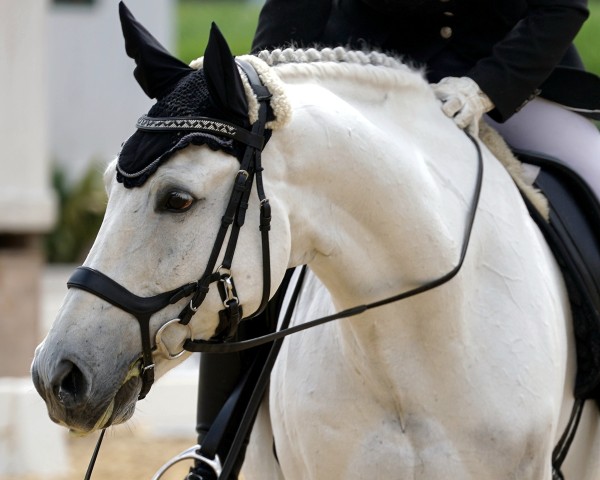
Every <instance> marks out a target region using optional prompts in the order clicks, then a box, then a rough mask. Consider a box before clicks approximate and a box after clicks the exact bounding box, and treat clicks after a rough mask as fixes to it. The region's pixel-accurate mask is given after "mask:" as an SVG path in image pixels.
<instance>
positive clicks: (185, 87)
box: [117, 2, 249, 188]
mask: <svg viewBox="0 0 600 480" xmlns="http://www.w3.org/2000/svg"><path fill="white" fill-rule="evenodd" d="M119 14H120V17H121V26H122V29H123V36H124V37H125V49H126V51H127V54H128V55H129V56H130V57H131V58H133V59H135V62H136V65H137V66H136V68H135V71H134V75H135V77H136V79H137V81H138V83H139V84H140V86H141V87H142V89H143V90H144V92H146V94H147V95H148V96H149V97H150V98H156V99H157V102H156V104H154V106H152V108H151V109H150V111H149V112H148V114H147V115H146V116H144V117H142V119H141V120H140V121H139V122H138V130H137V131H136V132H135V133H134V134H133V135H132V136H131V137H130V138H129V139H128V140H127V141H126V142H125V143H124V144H123V148H122V150H121V153H120V154H119V158H118V162H117V180H118V181H119V182H121V183H123V185H124V186H125V187H127V188H132V187H138V186H141V185H143V184H144V182H145V181H146V180H147V179H148V178H149V177H150V176H151V175H152V174H153V173H154V172H156V170H157V169H158V167H160V165H162V164H163V163H164V162H165V161H167V160H168V159H169V158H170V157H171V156H172V155H173V154H175V153H176V152H177V151H178V150H181V149H183V148H185V147H187V146H189V145H207V146H208V147H210V148H212V149H213V150H221V151H223V152H225V153H228V154H230V155H234V156H236V157H238V158H240V156H241V155H242V153H243V146H242V145H240V144H239V143H238V142H237V141H235V140H233V139H230V138H227V137H224V136H222V135H218V134H217V133H218V128H219V127H218V124H214V123H213V124H214V125H215V128H214V130H215V134H212V133H211V132H210V128H209V131H202V132H198V131H186V130H185V129H181V130H167V131H154V130H153V131H145V130H143V129H142V128H143V126H142V125H143V123H144V121H148V120H150V121H151V120H152V119H155V118H160V119H161V121H164V120H168V119H173V120H174V121H177V119H189V118H198V117H209V118H210V119H217V120H224V121H226V122H232V123H235V124H237V125H239V126H240V127H248V126H249V121H248V104H247V100H246V97H245V92H244V88H243V85H242V83H241V80H240V78H239V75H238V73H237V66H236V65H235V61H234V59H233V56H232V55H231V52H230V50H229V47H228V46H227V42H226V41H225V39H224V38H223V36H222V35H221V33H220V32H219V30H218V28H217V27H216V26H215V25H214V24H213V27H212V29H211V33H210V38H209V41H208V45H207V47H206V52H205V55H204V68H203V69H201V70H194V69H192V68H190V67H188V66H187V65H185V64H184V63H183V62H181V61H179V60H177V59H176V58H174V57H173V56H171V55H170V54H169V53H168V52H167V50H166V49H165V48H164V47H163V46H162V45H161V44H160V43H159V42H158V41H157V40H156V39H155V38H154V37H153V36H152V35H151V34H150V33H149V32H148V31H147V30H146V29H145V28H144V27H143V26H142V25H140V24H139V23H138V22H137V20H136V19H135V18H134V17H133V15H132V14H131V12H130V11H129V10H128V9H127V7H125V5H124V4H123V2H121V3H120V4H119ZM209 127H210V125H209Z"/></svg>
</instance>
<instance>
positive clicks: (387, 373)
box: [33, 49, 600, 480]
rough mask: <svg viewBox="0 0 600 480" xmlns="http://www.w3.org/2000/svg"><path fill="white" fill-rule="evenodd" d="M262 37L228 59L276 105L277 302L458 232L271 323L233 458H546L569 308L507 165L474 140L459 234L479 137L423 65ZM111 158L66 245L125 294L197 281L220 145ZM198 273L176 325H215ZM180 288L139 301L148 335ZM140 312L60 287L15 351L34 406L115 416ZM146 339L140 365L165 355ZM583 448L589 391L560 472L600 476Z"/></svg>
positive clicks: (491, 462)
mask: <svg viewBox="0 0 600 480" xmlns="http://www.w3.org/2000/svg"><path fill="white" fill-rule="evenodd" d="M261 58H262V60H260V59H257V58H253V57H246V60H247V61H249V62H251V63H252V64H253V65H255V68H257V70H258V72H259V74H260V75H261V77H262V79H263V81H265V83H266V84H267V85H268V86H269V88H270V89H271V92H272V93H273V94H274V99H273V100H272V107H273V109H274V112H275V114H276V116H277V118H276V120H275V121H274V122H272V123H271V124H270V127H271V128H272V129H273V133H272V137H271V139H270V140H269V142H268V144H267V145H266V148H265V149H264V152H263V165H264V187H265V191H266V192H267V195H268V197H269V199H270V203H271V206H272V217H273V221H272V229H271V252H272V255H271V271H272V275H273V278H274V279H275V280H277V281H275V282H274V285H273V290H274V289H275V287H276V286H277V285H276V284H277V283H278V281H279V280H280V279H281V278H282V277H283V274H284V272H285V270H286V269H287V268H290V267H294V266H298V265H302V264H308V265H309V266H310V269H311V270H312V272H314V275H315V276H314V277H313V276H310V275H309V279H308V282H307V284H306V285H305V287H304V290H303V293H302V295H301V298H300V302H299V304H298V306H297V309H296V315H295V317H294V322H295V323H297V322H304V321H306V320H310V319H312V318H315V317H316V316H319V315H322V314H324V313H328V312H331V311H339V310H342V309H346V308H350V307H353V306H355V305H358V304H367V303H370V302H373V301H377V300H380V299H383V298H386V297H390V296H393V295H396V294H398V293H400V292H402V291H405V290H409V289H411V288H414V287H418V286H419V285H422V284H425V283H427V282H429V281H431V280H434V279H436V278H439V277H442V276H443V275H445V274H446V273H448V272H449V271H451V270H452V269H453V268H454V267H456V265H457V263H458V262H459V259H460V254H461V249H462V248H463V245H465V242H466V241H467V240H469V245H468V250H467V253H466V257H465V261H464V264H463V266H462V268H461V270H460V272H459V273H458V275H457V276H456V277H454V278H453V279H451V280H450V281H448V282H447V283H445V284H443V285H441V286H439V287H437V288H435V289H432V290H430V291H428V292H425V293H422V294H419V295H416V296H413V297H411V298H408V299H406V300H404V301H400V302H396V303H393V304H390V305H387V306H383V307H381V308H378V309H373V310H369V311H367V312H365V313H362V314H360V315H357V316H355V317H352V318H347V319H344V320H339V321H336V322H332V323H329V324H326V325H324V326H321V327H317V328H314V329H311V330H307V331H304V332H302V333H298V334H295V335H292V336H291V337H288V338H287V339H286V340H285V342H284V347H283V349H282V351H281V353H280V356H279V358H278V361H277V364H276V367H275V369H274V371H273V373H272V376H271V385H270V392H269V396H268V400H267V401H265V403H264V405H263V408H262V410H261V412H260V414H259V417H258V420H257V423H256V425H255V428H254V431H253V435H252V438H251V443H250V447H249V451H248V455H247V461H246V464H245V468H246V470H245V475H246V478H247V479H248V480H251V479H254V478H256V479H261V480H264V479H277V478H285V479H286V480H307V479H342V478H343V479H365V478H375V479H404V478H411V479H426V480H447V479H449V478H452V479H461V480H463V479H464V480H466V479H473V480H500V479H503V480H504V479H519V480H549V479H550V478H552V469H551V453H552V449H553V447H554V446H555V444H556V443H557V441H558V438H559V437H560V435H561V434H562V433H563V429H564V428H565V425H566V423H567V420H568V417H569V415H570V412H571V408H572V405H573V402H574V399H573V394H572V391H573V384H574V379H575V367H576V366H575V353H574V345H573V339H572V332H571V326H570V323H571V318H570V312H569V306H568V299H567V296H566V291H565V287H564V285H563V281H562V279H561V274H560V271H559V269H558V267H557V265H556V262H555V260H554V259H553V256H552V255H551V253H550V251H549V249H548V247H547V246H546V244H545V242H544V239H543V237H542V236H541V234H540V232H539V231H538V229H537V227H536V226H535V224H534V223H533V221H532V220H531V218H530V216H529V214H528V212H527V210H526V208H525V206H524V203H523V201H522V199H521V196H520V194H519V192H518V190H517V189H516V188H515V185H514V182H513V180H512V179H511V178H510V176H509V175H508V174H507V172H506V170H505V169H504V168H503V167H502V165H501V164H500V163H499V162H498V160H497V159H496V158H495V157H494V156H493V155H492V154H491V153H490V152H489V150H488V149H487V148H486V147H485V146H482V147H481V148H482V152H483V183H482V189H481V196H480V199H479V202H478V203H477V205H476V216H475V221H474V225H473V230H472V232H471V233H470V235H469V234H468V232H466V230H467V224H468V216H469V212H470V210H471V208H473V206H474V203H473V202H475V191H476V183H477V176H478V158H477V150H476V148H475V146H474V144H473V143H472V142H471V141H470V140H469V138H467V136H466V135H465V134H464V133H463V132H462V131H461V130H459V129H458V128H457V127H456V126H455V125H454V123H453V122H452V120H450V119H448V118H446V117H445V115H444V114H443V113H442V112H441V110H440V105H439V102H438V101H437V100H436V98H435V96H434V94H433V93H432V90H431V89H430V87H429V85H428V84H427V82H426V81H425V80H424V78H423V76H422V75H421V73H419V72H417V71H414V70H411V69H410V68H408V67H406V66H405V65H402V64H401V63H400V62H398V61H396V60H394V59H391V58H388V57H384V56H383V55H379V54H373V55H365V54H362V53H356V52H347V51H344V50H342V49H337V50H324V51H316V50H310V51H308V52H303V51H291V50H290V51H284V52H281V51H275V52H273V53H270V54H269V53H263V54H262V56H261ZM263 60H264V61H263ZM196 66H198V65H196ZM205 69H206V66H205ZM115 169H116V165H115V162H113V163H112V164H111V165H110V166H109V167H108V169H107V171H106V175H105V181H106V188H107V192H108V195H109V201H108V207H107V211H106V216H105V219H104V222H103V225H102V228H101V230H100V232H99V234H98V237H97V239H96V241H95V243H94V246H93V248H92V250H91V252H90V254H89V256H88V258H87V259H86V261H85V265H86V266H87V267H90V268H93V269H95V270H98V271H100V272H102V273H104V274H105V275H107V276H109V277H111V278H112V279H113V280H115V281H116V282H118V283H119V284H121V285H123V286H124V287H126V288H127V289H129V290H130V291H131V292H133V293H135V294H136V295H138V296H142V297H148V296H152V295H156V294H157V293H160V292H165V291H168V290H170V289H174V288H176V287H178V286H179V285H182V284H185V283H186V282H191V281H194V280H196V279H197V278H198V276H199V274H201V273H202V272H201V268H202V267H203V266H204V265H206V263H207V257H208V255H209V252H210V250H211V248H212V244H213V240H214V237H215V232H216V230H217V228H218V225H219V220H220V217H221V216H222V214H223V210H224V208H225V205H226V202H227V199H228V197H229V194H230V191H231V188H232V180H231V179H232V178H233V177H234V176H235V174H236V172H237V171H238V169H239V163H238V161H237V159H236V158H235V157H234V156H231V155H227V154H225V153H223V152H219V151H213V150H212V149H209V148H207V147H206V146H189V147H187V148H185V149H182V150H180V151H178V152H177V153H176V154H175V155H174V156H173V157H172V158H170V159H169V160H168V161H166V162H164V164H162V165H161V166H160V168H159V169H158V170H157V171H156V173H154V174H153V175H152V176H151V177H150V178H149V179H148V181H147V182H146V183H145V184H144V185H142V186H140V187H138V188H132V189H126V188H123V186H122V185H121V184H119V183H118V182H117V180H116V179H115ZM173 191H177V192H179V194H180V199H181V198H183V199H184V200H186V199H187V200H189V202H184V203H185V205H184V207H185V208H181V209H180V211H177V212H173V211H170V210H169V209H165V208H162V207H163V206H164V203H165V201H166V200H165V198H168V195H169V193H170V192H173ZM182 192H183V193H182ZM167 201H168V200H167ZM257 203H258V202H257V200H256V199H255V198H254V196H253V197H252V199H251V201H250V207H249V214H248V218H247V222H246V223H247V225H246V226H245V227H244V228H243V229H242V231H241V234H240V239H239V242H238V246H237V252H238V253H237V255H236V257H235V259H234V263H233V266H232V272H234V273H235V278H236V286H237V292H238V293H239V296H240V299H241V301H242V303H243V305H244V309H245V311H246V312H251V311H254V310H255V309H256V308H257V307H258V305H259V303H260V299H261V288H262V287H261V285H262V281H261V278H262V261H261V256H260V246H259V245H260V236H259V234H258V218H257V215H253V214H252V212H255V211H257V209H258V205H257ZM467 237H470V238H467ZM214 290H215V289H211V291H210V292H209V294H208V296H207V299H206V301H205V302H204V303H203V304H202V306H201V308H200V309H199V311H198V312H197V313H196V315H195V316H194V317H193V319H192V321H191V323H190V330H191V332H190V333H191V336H192V337H193V338H195V339H208V338H210V337H211V336H212V335H213V333H214V332H215V329H216V327H217V324H218V319H217V314H216V312H217V311H218V310H219V309H221V308H222V305H221V300H220V298H219V295H218V294H217V293H216V292H215V291H214ZM187 301H188V300H185V299H184V300H181V301H180V302H178V303H177V304H175V305H170V306H168V307H166V308H165V309H163V310H161V311H160V312H158V313H156V314H155V315H153V316H152V319H151V321H150V333H151V337H152V338H154V335H155V334H156V332H157V330H158V329H159V327H161V326H162V325H163V324H165V323H166V322H167V321H168V320H170V319H172V318H175V317H177V315H178V313H179V311H180V310H181V307H182V305H184V304H185V303H186V302H187ZM250 321H251V320H250ZM139 328H140V327H139V325H138V322H136V321H135V319H134V318H133V317H132V316H131V315H129V314H128V313H126V312H124V311H123V310H121V309H119V308H117V307H115V306H113V305H111V304H110V303H108V302H106V301H104V300H102V299H100V298H98V297H97V296H94V295H92V294H90V293H88V292H86V291H83V290H81V289H71V290H70V291H69V292H68V294H67V296H66V298H65V301H64V304H63V306H62V309H61V310H60V313H59V315H58V318H57V319H56V321H55V323H54V325H53V326H52V329H51V331H50V332H49V333H48V336H47V338H46V339H45V340H44V342H43V343H42V344H41V345H40V346H39V347H38V349H37V351H36V357H35V360H34V365H33V376H34V380H35V383H36V386H37V388H38V390H39V391H40V393H41V394H42V396H43V397H44V399H45V400H46V402H47V404H48V408H49V413H50V416H51V417H52V418H53V420H55V421H57V422H58V423H61V424H63V425H65V426H67V427H68V428H70V429H72V430H75V431H79V432H84V433H87V432H91V431H94V430H97V429H100V428H105V427H107V426H108V425H111V424H116V423H119V422H123V421H125V420H127V419H128V418H129V417H130V416H131V414H132V413H133V410H134V408H135V403H136V400H137V395H138V393H139V390H140V383H141V382H140V381H139V370H138V368H137V366H136V365H137V359H138V358H139V356H140V350H141V348H140V341H139ZM166 333H167V334H166V338H165V340H164V341H165V343H166V344H167V346H168V349H169V351H171V352H176V351H179V350H180V347H181V345H182V343H183V340H184V337H185V336H187V335H189V334H190V333H188V331H187V329H185V328H183V327H179V325H173V328H172V329H169V330H168V331H167V332H166ZM154 357H155V358H154V361H155V363H156V369H157V370H158V375H159V376H160V374H162V373H164V372H165V371H167V370H169V369H170V368H172V367H173V366H175V365H176V364H177V362H172V361H169V360H167V359H166V358H164V357H163V356H161V355H159V354H157V353H155V355H154ZM174 408H176V406H174ZM273 441H274V443H275V445H276V451H277V456H278V461H276V460H275V457H274V455H273ZM599 452H600V435H599V432H598V412H597V411H596V409H595V406H593V405H592V404H590V405H587V406H586V409H585V412H584V417H583V420H582V423H581V427H580V431H579V432H578V435H577V438H576V442H575V444H574V445H573V447H572V450H571V453H570V455H569V457H568V460H567V465H566V467H565V469H564V471H565V477H566V478H567V479H568V480H597V479H598V478H600V455H599Z"/></svg>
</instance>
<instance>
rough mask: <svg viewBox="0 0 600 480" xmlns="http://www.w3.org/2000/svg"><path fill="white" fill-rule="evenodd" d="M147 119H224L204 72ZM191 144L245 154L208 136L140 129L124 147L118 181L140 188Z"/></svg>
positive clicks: (194, 74)
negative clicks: (161, 167) (161, 166)
mask: <svg viewBox="0 0 600 480" xmlns="http://www.w3.org/2000/svg"><path fill="white" fill-rule="evenodd" d="M148 116H149V117H188V116H203V117H212V118H220V119H223V120H225V118H223V115H222V113H220V112H219V111H218V110H217V109H216V108H215V107H214V106H213V105H212V102H211V101H210V96H209V92H208V89H207V86H206V79H205V76H204V71H203V70H197V71H193V72H192V73H190V74H188V75H187V76H186V77H184V78H183V79H181V80H180V81H179V83H178V84H177V86H176V87H175V89H174V90H173V91H172V92H171V93H169V94H168V95H166V96H165V97H164V98H162V99H161V100H159V101H158V102H157V103H156V104H155V105H154V106H153V107H152V108H151V109H150V111H149V112H148ZM247 123H248V122H246V125H243V126H247ZM189 145H207V146H208V147H210V148H211V149H213V150H222V151H223V152H225V153H228V154H230V155H234V156H236V157H238V158H240V156H241V155H242V154H243V151H244V145H240V144H239V143H238V142H235V141H234V140H232V139H228V138H225V137H220V136H217V135H211V134H209V133H203V132H184V131H179V132H145V131H142V130H138V131H136V132H135V133H134V134H133V135H132V136H131V137H130V138H129V139H128V140H127V141H126V142H125V143H124V144H123V148H122V149H121V153H120V154H119V160H118V164H117V180H118V181H119V182H121V183H123V185H124V186H125V187H127V188H132V187H139V186H141V185H143V184H144V182H145V181H146V180H147V179H148V177H150V175H152V174H153V173H154V172H156V170H157V169H158V167H159V166H160V165H162V164H163V163H164V162H165V161H167V160H168V159H169V158H170V157H171V156H173V155H174V154H175V153H176V152H177V151H179V150H181V149H183V148H185V147H187V146H189Z"/></svg>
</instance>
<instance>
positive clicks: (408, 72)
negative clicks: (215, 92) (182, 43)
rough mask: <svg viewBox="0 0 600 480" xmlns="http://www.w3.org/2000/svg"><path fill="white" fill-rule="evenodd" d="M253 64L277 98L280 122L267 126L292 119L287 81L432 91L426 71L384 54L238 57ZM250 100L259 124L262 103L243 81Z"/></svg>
mask: <svg viewBox="0 0 600 480" xmlns="http://www.w3.org/2000/svg"><path fill="white" fill-rule="evenodd" d="M238 58H240V59H241V60H245V61H247V62H249V63H250V64H252V66H253V67H254V68H255V69H256V71H257V72H258V74H259V76H260V78H261V80H262V82H263V83H264V84H265V86H267V87H268V88H269V91H270V92H271V94H272V95H273V98H272V100H271V107H272V108H273V110H274V112H275V116H276V120H274V121H272V122H269V123H268V124H267V127H268V128H271V129H274V130H275V129H277V128H280V127H281V126H283V125H285V124H286V123H287V122H288V121H289V119H290V117H291V113H292V112H291V107H290V105H289V102H288V100H287V98H286V95H285V85H284V82H285V81H288V82H292V81H294V80H303V79H319V80H324V81H325V80H333V81H335V82H339V81H342V80H348V81H355V82H357V83H359V84H360V85H361V86H365V85H372V86H374V87H377V88H385V89H394V88H401V87H403V88H406V87H411V88H417V89H421V90H429V84H428V83H427V80H425V77H424V74H423V71H422V70H420V69H416V68H413V67H411V66H409V65H407V64H405V63H402V61H401V60H400V59H398V58H396V57H392V56H389V55H386V54H384V53H381V52H375V51H373V52H365V51H358V50H347V49H345V48H343V47H336V48H323V49H316V48H308V49H302V48H286V49H283V50H282V49H276V50H272V51H268V50H263V51H262V52H260V53H259V54H258V55H243V56H240V57H238ZM203 61H204V58H203V57H200V58H198V59H196V60H193V61H192V62H191V63H190V67H192V68H196V69H198V68H202V64H203ZM243 82H244V86H245V88H246V93H247V96H248V101H249V109H250V111H249V119H250V123H254V121H256V118H257V116H256V112H257V111H258V110H257V109H258V103H257V102H256V101H255V99H254V95H253V94H252V90H251V88H250V85H249V84H247V82H246V81H245V79H243Z"/></svg>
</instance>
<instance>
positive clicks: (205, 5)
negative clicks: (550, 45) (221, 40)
mask: <svg viewBox="0 0 600 480" xmlns="http://www.w3.org/2000/svg"><path fill="white" fill-rule="evenodd" d="M289 1H298V0H289ZM262 3H263V2H262V1H240V0H179V5H178V21H179V29H178V35H177V45H178V47H177V48H178V50H177V54H178V56H179V58H181V59H182V60H183V61H185V62H186V63H187V62H189V61H190V60H192V59H194V58H197V57H200V56H202V55H203V54H204V47H205V46H206V41H207V40H208V32H209V29H210V24H211V22H212V21H214V22H216V24H217V25H218V26H219V28H220V29H221V31H222V32H223V34H224V35H225V38H227V41H228V43H229V46H230V47H231V50H232V52H233V54H234V55H242V54H244V53H248V52H249V51H250V45H251V43H252V37H253V35H254V30H255V29H256V23H257V21H258V13H259V11H260V7H261V5H262ZM589 7H590V11H591V15H590V18H589V19H588V21H587V22H586V23H585V25H584V27H583V29H582V30H581V32H580V33H579V35H578V37H577V39H576V41H575V43H576V45H577V47H578V49H579V51H580V53H581V55H582V57H583V59H584V62H585V64H586V67H587V68H588V70H591V71H593V72H595V73H597V74H600V0H590V3H589Z"/></svg>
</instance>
